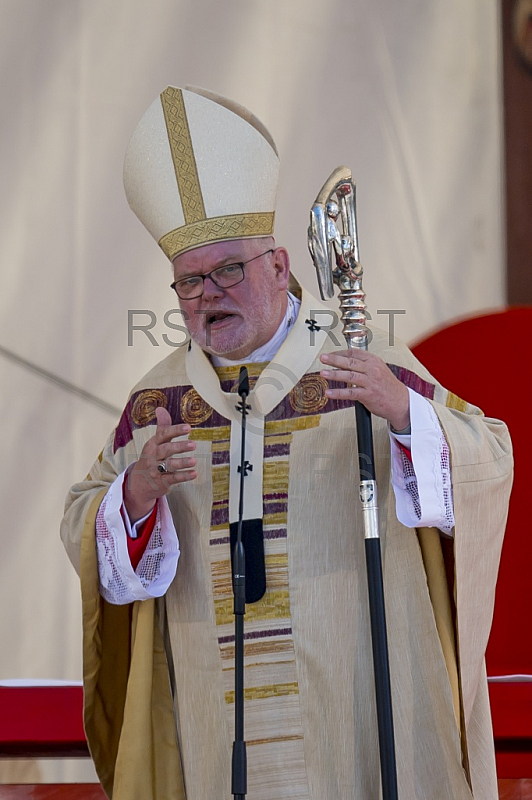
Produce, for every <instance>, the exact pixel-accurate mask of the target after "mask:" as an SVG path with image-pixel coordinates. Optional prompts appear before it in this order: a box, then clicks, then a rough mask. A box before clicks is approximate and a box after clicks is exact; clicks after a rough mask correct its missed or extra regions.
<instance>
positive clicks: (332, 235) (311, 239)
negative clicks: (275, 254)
mask: <svg viewBox="0 0 532 800" xmlns="http://www.w3.org/2000/svg"><path fill="white" fill-rule="evenodd" d="M308 247H309V250H310V254H311V256H312V260H313V261H314V266H315V267H316V272H317V276H318V284H319V287H320V294H321V297H322V299H323V300H328V299H330V298H331V297H332V296H333V295H334V284H335V283H336V284H337V285H338V286H339V287H340V295H339V299H340V311H341V314H342V322H343V324H344V328H343V334H344V336H345V338H346V341H347V346H348V347H357V348H359V349H362V350H367V347H368V329H367V326H366V305H365V299H366V295H365V294H364V291H363V290H362V265H361V264H360V261H359V257H358V234H357V219H356V186H355V184H354V183H353V180H352V177H351V170H350V169H349V168H348V167H337V169H335V170H334V172H333V173H332V175H331V176H330V178H329V179H328V180H327V181H326V183H325V184H324V185H323V187H322V188H321V191H320V192H319V194H318V196H317V198H316V202H315V203H314V205H313V206H312V208H311V210H310V226H309V229H308Z"/></svg>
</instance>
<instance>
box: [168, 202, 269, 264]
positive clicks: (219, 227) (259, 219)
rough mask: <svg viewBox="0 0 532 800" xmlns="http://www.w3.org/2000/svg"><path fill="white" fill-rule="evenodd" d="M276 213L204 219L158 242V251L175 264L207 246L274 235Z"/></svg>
mask: <svg viewBox="0 0 532 800" xmlns="http://www.w3.org/2000/svg"><path fill="white" fill-rule="evenodd" d="M274 217H275V214H274V212H273V211H272V212H262V213H258V214H233V215H231V216H228V217H215V218H214V219H203V220H200V221H199V222H192V223H191V224H190V225H183V227H181V228H176V230H175V231H170V233H167V234H166V235H165V236H163V237H162V238H161V239H159V247H160V248H161V250H162V251H163V253H164V254H165V256H167V258H169V259H170V261H173V260H174V258H175V257H176V256H178V255H179V254H180V253H185V252H186V251H187V250H192V249H193V248H194V247H201V246H202V245H204V244H212V243H214V242H224V241H227V240H229V239H251V238H254V237H258V236H271V235H272V234H273V227H274V226H273V223H274Z"/></svg>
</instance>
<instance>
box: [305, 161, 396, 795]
mask: <svg viewBox="0 0 532 800" xmlns="http://www.w3.org/2000/svg"><path fill="white" fill-rule="evenodd" d="M338 218H339V223H341V225H340V227H341V229H342V233H341V232H340V229H339V227H338V226H337V220H338ZM308 246H309V250H310V254H311V256H312V259H313V261H314V265H315V267H316V272H317V275H318V283H319V287H320V293H321V296H322V298H323V299H324V300H327V299H329V298H331V297H333V295H334V285H333V284H334V283H337V284H338V286H339V287H340V309H341V312H342V322H343V324H344V327H343V334H344V336H345V339H346V342H347V346H348V348H358V349H360V350H367V349H368V338H369V330H368V328H367V325H366V305H365V302H364V301H365V299H366V295H365V293H364V291H363V289H362V272H363V270H362V265H361V264H360V261H359V255H358V237H357V226H356V208H355V184H354V183H353V181H352V179H351V170H349V169H347V167H338V168H337V169H336V170H335V171H334V172H333V174H332V175H331V176H330V178H329V180H328V181H327V182H326V183H325V184H324V186H323V187H322V189H321V191H320V193H319V194H318V197H317V198H316V202H315V203H314V205H313V206H312V209H311V212H310V227H309V230H308ZM333 261H334V265H333ZM355 415H356V427H357V438H358V451H359V452H358V463H359V471H360V485H359V493H360V501H361V504H362V514H363V519H364V545H365V552H366V570H367V578H368V599H369V611H370V623H371V643H372V649H373V668H374V675H375V700H376V708H377V728H378V738H379V755H380V767H381V785H382V798H383V800H397V767H396V759H395V740H394V728H393V715H392V693H391V684H390V666H389V659H388V636H387V631H386V615H385V606H384V588H383V579H382V554H381V543H380V535H379V515H378V506H377V482H376V480H375V459H374V452H373V429H372V425H371V414H370V412H369V411H368V410H367V408H366V407H365V406H364V405H362V404H361V403H359V402H358V401H357V402H355Z"/></svg>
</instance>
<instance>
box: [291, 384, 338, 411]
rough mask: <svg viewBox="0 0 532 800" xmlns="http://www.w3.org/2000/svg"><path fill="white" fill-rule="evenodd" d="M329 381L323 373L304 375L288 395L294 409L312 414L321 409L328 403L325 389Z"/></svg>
mask: <svg viewBox="0 0 532 800" xmlns="http://www.w3.org/2000/svg"><path fill="white" fill-rule="evenodd" d="M328 385H329V384H328V383H327V381H326V380H325V378H322V377H321V375H304V376H303V377H302V378H301V380H300V381H299V383H298V384H297V385H296V386H294V388H293V389H292V390H291V392H290V394H289V395H288V399H289V400H290V405H291V406H292V408H293V409H294V411H298V412H300V413H303V414H312V413H314V414H315V413H316V412H318V411H321V409H322V408H325V406H326V405H327V400H328V398H327V396H326V394H325V390H326V389H327V388H328Z"/></svg>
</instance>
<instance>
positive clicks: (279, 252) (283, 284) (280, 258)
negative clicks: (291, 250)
mask: <svg viewBox="0 0 532 800" xmlns="http://www.w3.org/2000/svg"><path fill="white" fill-rule="evenodd" d="M273 256H274V262H273V268H274V270H275V273H276V279H277V285H278V286H279V289H287V288H288V281H289V279H290V256H289V255H288V251H287V250H286V249H285V248H284V247H276V248H275V250H274V252H273Z"/></svg>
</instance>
